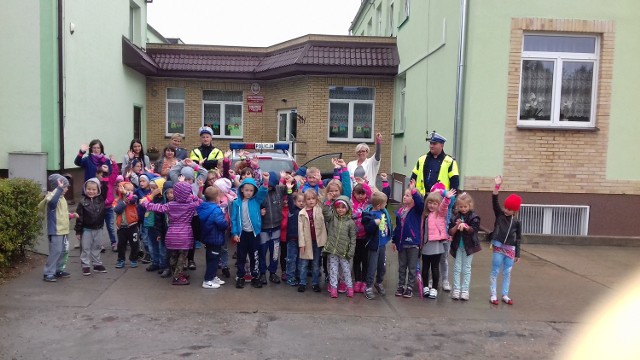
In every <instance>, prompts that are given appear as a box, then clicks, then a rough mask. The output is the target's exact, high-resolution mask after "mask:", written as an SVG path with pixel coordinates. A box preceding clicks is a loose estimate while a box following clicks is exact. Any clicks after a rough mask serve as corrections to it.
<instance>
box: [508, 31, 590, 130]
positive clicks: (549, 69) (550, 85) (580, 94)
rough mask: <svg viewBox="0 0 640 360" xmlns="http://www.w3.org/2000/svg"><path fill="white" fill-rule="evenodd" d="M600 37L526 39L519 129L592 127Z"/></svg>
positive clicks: (562, 36)
mask: <svg viewBox="0 0 640 360" xmlns="http://www.w3.org/2000/svg"><path fill="white" fill-rule="evenodd" d="M597 54H598V38H597V37H596V36H577V35H560V34H539V33H538V34H525V36H524V41H523V49H522V70H521V75H520V101H519V108H520V109H519V113H518V114H519V116H518V126H523V127H526V126H532V127H541V126H542V127H556V128H566V127H582V128H584V127H594V126H595V118H594V115H595V100H596V91H595V89H596V79H597V69H598V56H597Z"/></svg>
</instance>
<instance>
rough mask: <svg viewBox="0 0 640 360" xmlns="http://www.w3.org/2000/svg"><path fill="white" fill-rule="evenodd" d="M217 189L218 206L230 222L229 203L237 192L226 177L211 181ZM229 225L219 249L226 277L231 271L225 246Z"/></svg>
mask: <svg viewBox="0 0 640 360" xmlns="http://www.w3.org/2000/svg"><path fill="white" fill-rule="evenodd" d="M213 184H214V185H215V186H216V187H217V188H218V189H220V192H221V196H220V208H221V209H222V213H223V214H224V216H225V218H226V219H227V221H228V222H229V224H231V218H230V217H229V206H230V205H231V203H232V202H233V201H234V200H235V199H237V198H238V195H237V192H235V191H234V190H233V189H232V188H231V185H232V184H231V180H229V179H227V178H220V179H218V180H216V181H215V182H214V183H213ZM229 230H230V227H227V229H226V230H225V233H224V239H225V241H224V244H222V248H221V249H220V265H221V267H222V275H224V277H226V278H227V279H228V278H230V277H231V272H230V271H229V249H228V247H227V243H228V240H229V237H230V232H229Z"/></svg>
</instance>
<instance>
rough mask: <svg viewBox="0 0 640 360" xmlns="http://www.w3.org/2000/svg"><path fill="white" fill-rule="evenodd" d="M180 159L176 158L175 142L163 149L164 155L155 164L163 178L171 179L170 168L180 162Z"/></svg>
mask: <svg viewBox="0 0 640 360" xmlns="http://www.w3.org/2000/svg"><path fill="white" fill-rule="evenodd" d="M178 161H179V159H177V158H176V147H175V146H173V144H169V145H167V146H165V147H164V150H163V151H162V157H161V158H160V160H158V161H157V162H156V164H155V167H154V169H155V172H157V173H158V174H160V175H162V177H163V178H167V179H169V170H171V168H172V167H174V166H175V165H176V164H177V163H178Z"/></svg>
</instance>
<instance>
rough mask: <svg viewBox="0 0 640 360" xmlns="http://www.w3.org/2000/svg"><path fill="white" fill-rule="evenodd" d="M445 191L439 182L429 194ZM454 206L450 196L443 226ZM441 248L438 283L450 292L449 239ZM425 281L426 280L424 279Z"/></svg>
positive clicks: (453, 197)
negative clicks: (442, 250) (442, 249)
mask: <svg viewBox="0 0 640 360" xmlns="http://www.w3.org/2000/svg"><path fill="white" fill-rule="evenodd" d="M444 190H446V188H445V186H444V184H443V183H441V182H437V183H435V184H434V185H433V186H432V187H431V190H429V192H434V191H439V192H440V193H442V191H444ZM455 205H456V197H455V196H452V197H451V201H450V202H449V209H448V210H447V222H446V223H445V224H449V221H451V212H452V211H453V208H454V207H455ZM442 246H443V247H444V252H443V254H445V255H443V256H440V280H441V281H440V282H441V283H442V290H444V291H451V284H449V249H451V238H450V237H449V238H448V239H447V241H443V242H442ZM424 280H427V279H424ZM428 284H429V288H432V287H433V285H432V280H429V282H428Z"/></svg>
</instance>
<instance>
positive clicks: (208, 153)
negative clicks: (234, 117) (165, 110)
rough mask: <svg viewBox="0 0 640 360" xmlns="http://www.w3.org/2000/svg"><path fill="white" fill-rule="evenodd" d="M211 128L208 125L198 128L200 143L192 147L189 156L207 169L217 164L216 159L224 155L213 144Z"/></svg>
mask: <svg viewBox="0 0 640 360" xmlns="http://www.w3.org/2000/svg"><path fill="white" fill-rule="evenodd" d="M212 140H213V130H211V128H210V127H208V126H203V127H201V128H200V141H201V142H202V145H200V146H199V147H197V148H195V149H193V150H192V151H191V155H189V158H190V159H191V160H193V161H195V162H197V163H198V164H199V165H200V166H203V167H204V168H205V169H207V170H211V169H214V168H215V167H216V166H218V161H219V160H221V159H222V158H223V157H224V154H223V153H222V151H220V149H218V148H216V147H215V146H213V143H212Z"/></svg>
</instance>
